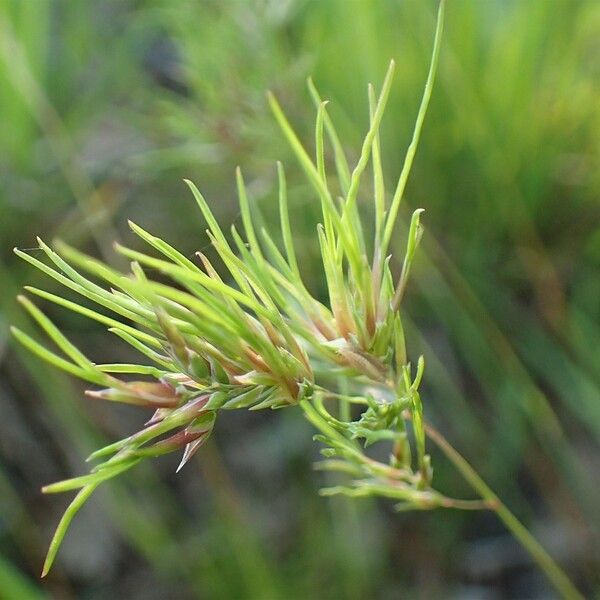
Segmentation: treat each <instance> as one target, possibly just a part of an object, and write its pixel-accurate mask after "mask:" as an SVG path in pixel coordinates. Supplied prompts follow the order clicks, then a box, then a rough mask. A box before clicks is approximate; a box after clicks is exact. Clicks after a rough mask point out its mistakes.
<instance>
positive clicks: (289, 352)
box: [13, 0, 490, 574]
mask: <svg viewBox="0 0 600 600" xmlns="http://www.w3.org/2000/svg"><path fill="white" fill-rule="evenodd" d="M443 6H444V3H443V0H442V2H441V3H440V9H439V13H438V25H437V29H436V37H435V42H434V49H433V56H432V63H431V68H430V72H429V76H428V79H427V83H426V86H425V92H424V95H423V100H422V103H421V108H420V110H419V114H418V116H417V122H416V126H415V132H414V135H413V140H412V142H411V145H410V147H409V149H408V152H407V157H406V160H405V164H404V167H403V169H402V172H401V174H400V177H399V180H398V182H397V185H396V188H395V189H396V191H395V194H394V196H393V198H392V200H391V205H390V206H389V207H387V206H386V199H385V182H384V180H383V171H382V166H381V150H380V145H379V133H378V132H379V127H380V124H381V122H382V117H383V112H384V109H385V105H386V101H387V98H388V95H389V91H390V87H391V84H392V79H393V72H394V63H393V61H392V62H391V63H390V67H389V69H388V71H387V74H386V76H385V80H384V82H383V86H382V90H381V93H380V94H379V97H376V95H375V92H374V88H373V87H372V86H369V90H368V91H369V107H370V122H369V129H368V131H367V133H366V135H365V138H364V142H363V144H362V148H361V151H360V155H359V158H358V161H357V163H356V165H355V166H354V167H353V168H350V166H349V165H348V161H347V159H346V156H345V154H344V151H343V148H342V145H341V142H340V138H339V136H338V134H337V132H336V130H335V127H334V124H333V122H332V120H331V118H330V117H329V115H328V113H327V111H326V102H323V101H322V99H321V97H320V96H319V93H318V92H317V90H316V88H315V86H314V84H313V82H312V81H310V80H309V89H310V92H311V95H312V97H313V99H314V101H315V104H316V106H317V117H316V126H315V133H316V143H315V160H314V161H313V159H312V158H311V157H310V155H309V153H308V152H307V151H306V150H305V148H304V147H303V145H302V144H301V142H300V140H299V138H298V137H297V135H296V134H295V132H294V131H293V129H292V126H291V125H290V123H289V121H288V119H287V118H286V116H285V114H284V112H283V110H282V109H281V107H280V105H279V103H278V102H277V100H276V99H275V97H274V96H273V95H272V94H269V95H268V101H269V104H270V106H271V108H272V111H273V113H274V117H275V119H276V120H277V121H278V123H279V124H280V126H281V128H282V131H283V134H284V136H285V137H286V138H287V139H288V141H289V143H290V146H291V148H292V150H293V152H294V153H295V155H296V157H297V159H298V161H299V163H300V166H301V167H302V169H303V170H304V172H305V174H306V176H307V178H308V180H309V182H310V183H311V184H312V187H313V188H314V191H315V192H316V195H317V198H318V200H319V202H320V204H321V209H322V224H319V225H318V227H317V234H316V238H317V239H318V243H319V247H320V252H321V259H322V265H323V274H324V277H325V280H326V284H327V290H328V301H327V302H322V301H321V300H320V299H319V298H316V297H313V296H312V295H311V294H310V292H309V291H308V288H307V287H306V285H305V284H304V282H303V280H302V272H301V269H300V267H299V263H298V259H297V256H296V250H295V247H294V239H293V232H292V228H291V226H290V217H289V213H288V204H287V191H286V181H285V175H284V170H283V167H282V165H281V164H280V163H278V164H277V173H278V183H279V220H280V225H281V233H282V239H283V249H280V248H278V246H277V245H276V244H275V242H274V241H273V239H272V238H271V236H270V235H269V233H268V232H267V231H265V230H264V229H262V228H261V229H260V230H258V229H257V227H256V224H255V219H254V211H253V206H252V202H251V198H249V196H248V192H247V189H246V186H245V183H244V179H243V177H242V173H241V170H240V169H239V168H238V169H237V170H236V181H237V190H238V195H239V202H240V209H241V215H242V222H243V229H244V233H245V238H244V237H242V235H241V234H240V233H239V232H238V231H237V230H236V229H235V227H232V229H231V236H230V238H229V239H228V236H226V235H225V233H224V232H223V230H222V229H221V227H220V226H219V224H218V222H217V220H216V219H215V217H214V215H213V213H212V211H211V209H210V206H209V204H208V202H207V201H206V200H205V199H204V197H203V196H202V194H201V192H200V191H199V190H198V188H197V187H196V186H195V185H194V184H193V183H192V182H190V181H187V180H186V183H187V185H188V186H189V188H190V190H191V192H192V195H193V196H194V198H195V200H196V203H197V204H198V207H199V208H200V211H201V213H202V215H203V217H204V219H205V221H206V223H207V225H208V235H209V237H210V239H211V242H212V244H213V246H214V248H215V250H216V253H217V255H218V257H219V259H220V261H221V262H222V266H223V267H224V269H225V273H226V274H225V275H219V272H218V271H219V270H218V269H217V268H216V267H215V266H213V264H211V262H210V261H209V260H208V259H207V257H206V256H205V255H204V254H202V253H198V260H197V261H192V260H190V259H188V258H187V257H185V256H184V255H183V254H181V253H180V252H179V251H177V250H176V249H175V248H173V247H172V246H170V245H169V244H168V243H166V242H165V241H163V240H161V239H160V238H159V237H156V236H154V235H152V234H150V233H148V232H147V231H145V230H144V229H142V228H141V227H140V226H138V225H136V224H134V223H130V226H131V229H132V230H133V232H134V233H135V234H136V235H137V236H138V237H139V238H141V239H142V240H143V241H144V242H145V243H146V244H147V245H148V246H149V247H150V249H151V250H152V251H153V253H152V254H146V253H144V252H140V251H138V250H133V249H130V248H125V247H123V246H120V245H117V246H116V250H117V251H118V252H119V253H121V254H122V255H124V256H125V257H127V258H128V259H130V260H131V261H132V262H131V272H130V273H129V274H123V273H119V272H117V271H115V270H113V269H111V268H110V267H108V266H107V265H104V264H103V263H101V262H100V261H98V260H95V259H93V258H91V257H88V256H86V255H84V254H82V253H80V252H78V251H76V250H75V249H73V248H70V247H69V246H67V245H65V244H62V243H58V244H57V245H56V247H55V249H52V248H50V247H49V246H48V245H47V244H45V243H44V242H43V241H42V240H39V247H40V249H41V250H42V252H43V253H44V255H45V257H46V259H47V260H46V261H42V260H39V259H37V258H34V257H32V256H30V255H29V254H27V253H25V252H23V251H20V250H16V253H17V254H18V255H19V256H21V257H22V258H23V259H24V260H26V261H28V262H29V263H30V264H32V265H33V266H35V267H37V268H38V269H40V270H41V271H43V272H44V273H46V274H47V275H49V276H50V277H51V278H53V279H55V280H56V281H58V282H59V283H61V284H63V285H64V286H65V287H66V288H68V289H70V290H71V291H72V292H74V293H75V294H78V295H79V296H81V297H83V298H84V299H85V300H87V301H90V302H92V303H95V304H97V305H98V306H100V307H102V308H103V309H105V310H108V311H110V312H111V313H112V314H111V316H107V315H105V314H104V313H103V312H100V311H96V310H95V309H93V308H90V307H88V306H84V305H83V304H79V303H78V302H77V301H75V300H69V299H66V298H62V297H60V296H57V295H55V294H51V293H49V292H45V291H43V290H39V289H37V288H32V287H28V288H27V290H28V291H29V292H30V293H31V294H33V295H36V296H38V297H40V298H42V299H44V300H46V301H49V302H52V303H55V304H58V305H60V306H63V307H64V308H67V309H69V310H72V311H74V312H76V313H79V314H81V315H83V316H86V317H88V318H91V319H93V320H95V321H98V322H100V323H102V324H104V325H106V326H107V327H108V329H109V331H111V332H112V333H114V334H116V335H117V336H118V337H120V338H121V339H122V340H123V341H124V342H126V343H127V344H129V345H130V346H131V347H132V348H133V349H134V350H135V351H137V352H138V354H139V355H140V362H139V363H131V364H94V363H93V362H92V361H90V360H89V359H88V358H87V357H86V356H84V355H83V354H82V353H81V352H80V351H79V350H78V349H77V348H76V347H75V346H74V345H73V344H72V343H71V342H70V341H69V340H68V339H67V338H66V337H65V336H64V335H63V334H62V333H61V332H60V331H59V330H58V329H57V328H56V326H55V325H54V324H53V323H52V322H51V321H50V320H49V319H48V318H47V317H46V316H45V315H44V314H43V313H42V312H41V311H40V310H39V309H38V308H37V306H36V305H35V304H34V303H33V302H32V301H31V300H29V299H28V298H25V297H23V296H21V297H19V300H20V302H21V303H22V304H23V306H24V307H25V309H26V310H27V311H28V312H29V314H30V315H31V317H32V318H33V319H34V320H35V321H36V322H37V323H38V325H39V326H40V328H41V329H42V330H43V331H44V332H45V333H46V334H47V336H48V337H49V338H50V339H51V340H52V341H53V342H54V344H55V345H56V346H57V348H58V350H60V352H61V354H57V353H56V352H54V351H51V350H49V349H47V348H46V347H45V346H43V345H41V344H40V343H39V342H37V341H35V340H34V339H33V338H31V337H30V336H29V335H27V334H26V333H24V332H22V331H20V330H18V329H16V328H13V333H14V335H15V337H16V338H17V339H18V340H19V341H20V342H21V343H22V344H23V345H25V346H26V347H27V348H28V349H30V350H31V351H32V352H33V353H35V354H37V355H38V356H39V357H41V358H43V359H45V360H47V361H48V362H50V363H51V364H53V365H55V366H56V367H58V368H59V369H63V370H64V371H66V372H68V373H70V374H72V375H75V376H77V377H79V378H81V379H83V380H85V381H87V382H89V383H91V384H93V385H95V386H98V387H99V388H100V389H94V390H90V391H88V392H87V395H88V396H89V397H91V398H93V399H101V400H108V401H111V402H122V403H126V404H133V405H137V406H141V407H146V408H149V409H151V410H152V411H153V412H152V414H151V416H150V418H149V420H148V421H147V422H146V424H145V425H144V427H143V428H142V429H141V430H140V431H138V432H136V433H134V434H133V435H131V436H129V437H127V438H125V439H122V440H120V441H117V442H115V443H113V444H110V445H108V446H106V447H104V448H101V449H99V450H97V451H96V452H94V453H93V454H92V455H91V456H90V457H89V460H92V461H98V462H97V464H96V465H95V466H94V467H93V468H92V469H91V471H90V473H89V474H88V475H84V476H81V477H75V478H72V479H68V480H66V481H62V482H59V483H55V484H52V485H48V486H46V487H45V488H44V491H45V492H47V493H54V492H63V491H69V490H79V493H78V494H77V496H76V498H75V499H74V500H73V502H72V503H71V505H70V506H69V508H68V509H67V511H66V513H65V515H64V517H63V519H62V520H61V522H60V524H59V526H58V528H57V531H56V534H55V536H54V539H53V541H52V543H51V545H50V549H49V551H48V556H47V560H46V563H45V565H44V571H43V574H46V573H47V571H48V569H49V568H50V566H51V564H52V561H53V560H54V558H55V556H56V552H57V550H58V547H59V545H60V543H61V541H62V539H63V537H64V535H65V533H66V530H67V527H68V525H69V523H70V521H71V519H72V518H73V516H74V514H75V513H76V512H77V510H79V508H80V507H81V506H82V505H83V503H84V502H85V501H86V500H87V498H89V496H90V495H91V494H92V493H93V491H94V490H95V489H96V487H98V485H100V483H102V482H104V481H107V480H109V479H111V478H113V477H116V476H117V475H120V474H121V473H123V472H125V471H127V470H128V469H130V468H132V467H134V466H135V465H136V464H138V463H139V462H140V461H142V460H144V459H146V458H148V457H155V456H160V455H162V454H165V453H169V452H173V451H176V450H182V452H183V455H182V459H181V462H180V464H179V467H178V469H177V470H179V469H181V468H182V467H183V465H185V463H187V462H188V461H189V460H190V458H191V457H192V456H193V455H194V453H195V452H196V451H197V450H198V449H199V447H200V446H201V445H202V444H203V443H205V442H206V440H207V439H208V437H209V436H210V434H211V432H212V430H213V428H214V425H215V421H216V418H217V416H218V414H219V413H220V412H221V411H223V410H231V409H242V408H246V409H249V410H258V409H263V408H272V409H275V408H284V407H288V406H291V405H299V406H300V407H301V409H302V410H303V412H304V414H305V416H306V418H307V419H308V420H309V421H310V422H311V423H312V424H313V425H314V426H315V427H316V429H317V430H318V431H319V434H318V435H317V436H315V439H317V440H318V441H319V442H321V443H323V444H324V445H325V448H323V449H322V454H323V455H324V457H325V460H323V461H322V462H320V463H319V464H318V465H317V466H318V468H320V469H322V470H328V471H336V472H340V473H343V474H345V475H346V476H349V477H350V481H349V483H347V484H345V485H338V486H334V487H329V488H326V489H324V490H323V491H322V493H323V494H324V495H332V494H346V495H349V496H359V497H362V496H370V495H377V496H385V497H388V498H392V499H394V500H395V501H397V503H398V504H397V507H398V509H399V510H404V509H406V508H413V509H421V510H422V509H432V508H436V507H446V508H482V507H490V505H488V504H486V503H485V502H484V503H483V504H482V503H481V502H480V501H470V500H456V499H452V498H448V497H447V496H445V495H443V494H441V493H439V492H437V491H435V490H434V489H433V488H432V477H433V471H432V468H431V461H430V457H429V455H428V454H427V453H426V449H425V435H426V427H425V424H424V419H423V405H422V402H421V397H420V394H419V386H420V383H421V379H422V376H423V369H424V361H423V358H422V357H421V358H419V359H418V363H417V369H416V370H415V371H414V374H413V370H411V366H410V364H409V363H408V362H407V351H406V343H405V339H404V330H403V327H402V321H401V316H400V305H401V302H402V299H403V297H404V293H405V289H406V285H407V281H408V277H409V274H410V271H411V265H412V261H413V258H414V255H415V250H416V248H417V246H418V242H419V239H420V237H421V234H422V228H421V224H420V216H421V212H422V209H418V210H416V211H415V212H414V214H413V217H412V220H411V224H410V228H409V233H408V241H407V247H406V253H405V256H404V260H403V265H402V269H401V272H400V275H399V277H397V278H395V277H393V275H392V269H391V267H390V257H389V256H388V255H387V252H388V247H389V244H390V240H391V235H392V232H393V231H394V225H395V221H396V217H397V213H398V208H399V205H400V202H401V200H402V195H403V191H404V187H405V185H406V180H407V178H408V173H409V171H410V167H411V164H412V160H413V157H414V154H415V151H416V146H417V143H418V140H419V135H420V131H421V127H422V123H423V119H424V116H425V111H426V109H427V104H428V101H429V96H430V94H431V87H432V84H433V78H434V74H435V70H436V65H437V59H438V56H439V48H440V40H441V31H442V21H443ZM325 136H326V138H327V140H328V141H329V142H330V145H331V146H332V149H333V153H334V160H335V167H336V172H337V178H338V180H339V187H340V188H341V190H342V193H343V197H342V198H340V199H339V201H338V202H337V204H336V202H335V201H334V197H335V196H334V193H333V191H332V190H331V188H330V182H329V180H328V176H327V173H326V168H325V164H326V163H325V152H326V150H327V146H326V144H325ZM369 163H371V165H372V170H373V174H372V178H373V198H372V201H371V202H370V204H371V206H372V212H373V214H374V224H375V227H374V231H372V235H371V238H370V239H366V238H367V231H368V228H367V227H365V224H364V223H363V222H362V220H361V216H360V214H359V210H358V205H359V202H360V201H362V198H361V197H360V196H361V182H362V180H363V177H365V171H366V170H367V167H368V165H369ZM368 248H369V249H371V248H372V249H373V255H372V256H370V257H369V256H367V249H368ZM157 254H158V256H157ZM144 269H152V270H155V271H157V272H159V273H160V274H161V275H163V276H166V277H169V278H171V279H172V281H173V282H174V284H175V285H169V284H165V283H159V282H156V281H152V280H151V279H149V278H148V277H147V275H146V273H145V271H144ZM148 363H149V364H148ZM117 375H121V377H117ZM123 375H127V377H128V378H127V379H123V378H122V376H123ZM129 377H132V378H133V379H132V380H130V379H129ZM140 377H141V378H143V379H140ZM332 400H334V401H336V402H337V404H336V407H337V409H338V410H334V409H332V408H331V406H329V405H330V404H331V401H332ZM358 408H360V411H358V410H357V409H358ZM336 415H337V416H336ZM380 442H384V443H388V444H389V445H390V455H389V460H388V461H387V462H379V461H376V460H374V459H372V458H370V457H369V456H368V455H367V454H366V452H365V448H367V447H368V446H370V445H372V444H375V443H380Z"/></svg>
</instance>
